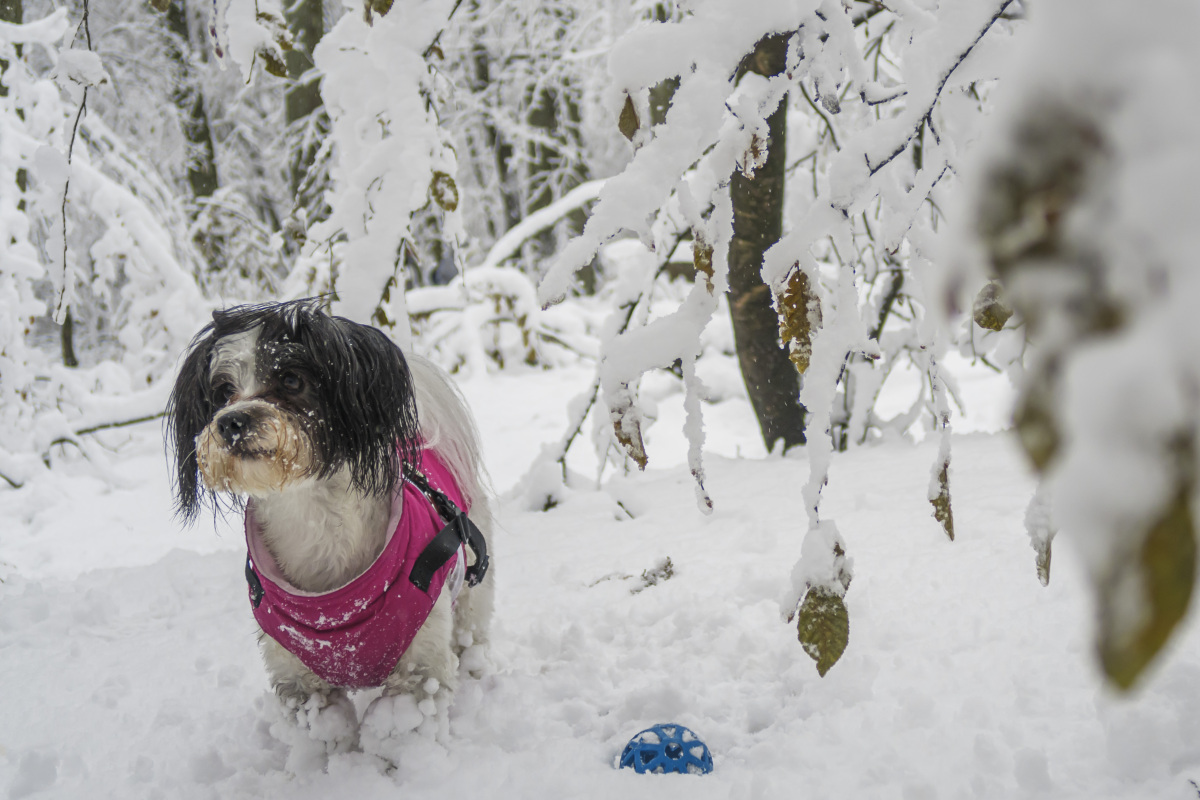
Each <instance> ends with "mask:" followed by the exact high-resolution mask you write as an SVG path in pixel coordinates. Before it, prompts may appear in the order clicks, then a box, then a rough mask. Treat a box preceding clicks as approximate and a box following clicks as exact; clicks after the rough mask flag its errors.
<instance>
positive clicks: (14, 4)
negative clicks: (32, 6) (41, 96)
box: [0, 0, 28, 211]
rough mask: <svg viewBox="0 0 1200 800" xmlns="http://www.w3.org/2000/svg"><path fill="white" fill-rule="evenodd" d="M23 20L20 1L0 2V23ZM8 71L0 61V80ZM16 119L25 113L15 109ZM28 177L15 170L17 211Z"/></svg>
mask: <svg viewBox="0 0 1200 800" xmlns="http://www.w3.org/2000/svg"><path fill="white" fill-rule="evenodd" d="M24 20H25V8H24V5H23V1H22V0H0V22H8V23H11V24H13V25H20V24H21V23H22V22H24ZM15 49H16V51H17V58H20V57H21V45H19V44H18V45H17V46H16V48H15ZM6 69H8V62H7V61H5V60H4V59H0V79H2V78H3V77H4V71H5V70H6ZM0 97H8V87H7V86H6V85H5V84H4V83H3V82H2V81H0ZM17 117H18V118H19V119H22V120H23V119H25V111H24V110H23V109H20V108H18V109H17ZM27 180H28V176H27V174H26V172H25V168H24V167H20V168H19V169H18V170H17V191H19V192H20V193H21V194H22V197H21V199H20V200H19V201H17V210H18V211H24V210H25V198H24V194H25V187H26V182H27Z"/></svg>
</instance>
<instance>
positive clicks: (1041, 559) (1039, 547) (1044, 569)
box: [1033, 539, 1054, 586]
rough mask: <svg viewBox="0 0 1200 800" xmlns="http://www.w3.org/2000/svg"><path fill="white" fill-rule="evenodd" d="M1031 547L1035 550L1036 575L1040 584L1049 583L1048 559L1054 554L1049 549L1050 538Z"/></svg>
mask: <svg viewBox="0 0 1200 800" xmlns="http://www.w3.org/2000/svg"><path fill="white" fill-rule="evenodd" d="M1033 549H1034V550H1035V551H1036V552H1037V576H1038V580H1039V581H1041V583H1042V586H1049V585H1050V559H1051V557H1052V556H1053V555H1054V551H1053V550H1052V549H1051V540H1050V539H1046V540H1043V541H1040V542H1038V543H1037V544H1035V545H1034V547H1033Z"/></svg>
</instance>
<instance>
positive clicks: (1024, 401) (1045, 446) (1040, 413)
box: [1013, 360, 1060, 472]
mask: <svg viewBox="0 0 1200 800" xmlns="http://www.w3.org/2000/svg"><path fill="white" fill-rule="evenodd" d="M1056 372H1057V369H1056V367H1055V362H1054V361H1053V360H1050V361H1047V362H1046V363H1044V364H1043V365H1042V366H1041V367H1040V368H1039V369H1038V370H1037V371H1036V372H1030V373H1028V375H1027V376H1026V379H1025V390H1024V393H1023V394H1022V395H1021V397H1020V399H1018V400H1017V408H1016V410H1015V411H1014V412H1013V425H1014V427H1015V428H1016V429H1017V437H1018V438H1019V439H1020V441H1021V446H1022V447H1023V448H1024V449H1025V454H1026V455H1028V456H1029V460H1030V461H1032V462H1033V465H1034V466H1035V467H1036V468H1037V469H1038V471H1039V472H1044V471H1045V469H1046V467H1047V466H1048V465H1049V464H1050V460H1051V459H1052V458H1054V454H1055V453H1057V452H1058V447H1059V444H1060V439H1059V434H1058V421H1057V419H1056V416H1055V413H1054V409H1055V405H1056V403H1055V391H1054V385H1053V384H1054V382H1055V374H1056Z"/></svg>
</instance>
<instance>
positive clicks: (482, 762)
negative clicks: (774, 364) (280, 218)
mask: <svg viewBox="0 0 1200 800" xmlns="http://www.w3.org/2000/svg"><path fill="white" fill-rule="evenodd" d="M699 363H700V364H701V365H705V364H706V363H707V362H706V361H704V360H702V361H701V362H699ZM707 368H708V369H710V370H711V369H713V367H712V366H711V365H709V366H708V367H707ZM943 368H944V369H947V370H950V371H952V372H954V373H956V375H957V377H959V380H960V384H961V385H962V387H963V393H964V395H966V396H967V398H968V400H974V401H976V403H975V406H974V411H973V413H971V414H969V415H961V414H957V413H956V412H955V414H954V426H955V430H956V431H958V433H957V434H956V435H955V437H954V438H955V441H954V463H953V466H952V484H951V486H952V492H953V498H954V511H955V521H956V525H957V531H958V540H957V541H956V542H954V543H950V542H948V541H947V540H946V537H945V534H944V533H943V532H942V531H941V529H940V527H939V526H938V524H937V522H936V521H935V520H934V519H933V517H932V515H931V513H930V507H929V505H928V500H927V498H926V494H927V492H926V489H927V482H928V474H929V473H928V470H929V465H930V464H931V463H933V462H934V460H935V459H936V457H937V455H938V449H939V446H940V442H939V437H937V436H928V435H926V436H924V438H923V439H922V441H921V442H920V443H919V444H916V445H913V444H911V443H909V442H906V441H902V440H899V439H895V438H892V439H889V440H887V441H885V442H884V443H881V444H876V445H874V446H868V447H863V448H857V449H854V450H851V451H850V452H847V453H844V454H838V453H835V454H833V456H832V461H831V466H830V483H829V485H828V486H827V487H826V488H825V489H824V492H823V494H824V497H823V501H822V515H823V516H824V517H827V518H829V519H836V520H837V529H838V532H839V533H840V535H841V536H842V537H843V538H844V539H845V541H846V543H847V545H848V548H849V551H850V552H851V553H852V555H853V558H854V569H855V578H854V582H853V584H852V585H851V587H850V589H849V591H848V592H847V594H846V602H847V604H848V606H849V610H850V619H851V638H850V646H849V649H848V650H847V652H846V655H845V656H844V657H843V659H842V661H841V662H840V663H838V664H837V665H836V666H834V668H833V669H832V670H831V671H830V672H829V674H828V675H827V676H826V677H825V678H824V679H821V678H818V677H817V673H816V670H815V668H814V666H813V664H812V662H811V661H810V660H809V659H808V658H807V657H806V656H805V655H804V653H803V652H802V650H801V648H800V645H799V644H798V642H797V641H796V639H795V630H794V629H793V628H792V627H790V626H788V625H786V624H785V623H783V622H782V621H781V619H780V614H779V604H778V598H779V595H780V593H781V591H782V590H784V589H786V587H787V586H788V585H789V582H790V579H789V570H790V568H791V564H792V563H793V561H794V559H795V557H796V554H797V552H798V549H799V544H800V543H799V541H798V538H799V537H798V533H797V531H799V530H802V526H801V525H799V524H798V523H799V521H800V520H803V519H804V518H805V509H804V508H803V501H802V499H801V495H800V492H799V488H800V487H801V486H803V485H804V483H805V481H806V480H807V478H808V472H809V465H808V461H807V457H806V455H805V453H804V452H802V451H801V452H799V453H796V452H793V453H792V454H789V456H787V457H780V456H778V455H775V456H771V455H768V454H766V453H764V452H762V445H761V443H760V442H759V440H758V435H757V431H756V430H755V428H754V421H753V415H752V412H751V411H750V409H749V405H748V402H747V401H746V399H745V395H744V394H742V393H737V394H733V395H731V396H728V397H726V398H724V399H723V400H722V401H721V402H719V403H717V404H715V405H710V406H708V407H707V408H706V420H707V424H706V428H707V433H708V436H707V438H706V441H705V451H706V458H705V466H706V471H707V482H706V487H707V489H708V491H709V493H710V495H711V496H712V499H713V502H714V511H713V513H712V514H711V515H710V516H705V515H703V514H701V513H700V512H699V511H698V510H697V509H696V506H695V497H694V489H693V480H692V477H691V475H690V474H689V473H688V468H687V459H688V444H687V442H686V440H685V439H684V437H683V434H682V433H681V429H682V420H683V418H684V417H685V415H686V414H687V413H688V412H687V411H686V409H685V403H684V394H683V392H681V391H679V390H676V391H674V392H666V393H662V394H661V396H659V397H658V398H657V406H658V409H657V410H658V422H656V423H655V424H653V425H651V426H650V427H649V428H648V430H647V432H646V447H647V451H648V452H649V453H650V456H651V466H650V468H649V469H648V470H647V472H646V473H645V474H638V473H636V472H635V473H634V474H630V475H628V476H625V475H618V476H616V477H613V478H610V479H609V480H607V481H606V482H605V483H604V484H603V485H602V486H600V487H596V486H595V485H594V484H592V483H590V482H589V481H586V480H584V479H581V478H576V479H573V480H572V485H571V487H570V489H569V490H567V491H564V492H563V493H562V496H561V497H560V498H559V504H558V505H557V506H556V507H554V508H553V509H551V510H550V511H545V512H542V511H531V510H526V506H525V503H524V502H523V490H525V489H526V488H527V487H526V485H525V483H524V481H523V480H522V476H523V475H524V473H525V472H526V470H527V468H528V467H529V465H530V464H532V463H533V462H534V460H535V458H536V457H537V455H538V453H539V452H540V449H541V447H542V445H543V444H544V443H545V442H548V441H555V440H557V438H558V437H559V436H560V435H561V433H562V431H563V429H564V428H565V426H566V422H567V412H566V410H565V405H566V401H567V400H569V399H570V398H571V397H574V396H575V395H576V394H578V393H579V392H580V391H581V389H582V388H584V387H586V385H587V383H588V381H589V380H590V379H591V375H592V373H591V370H590V369H588V368H586V367H584V366H580V367H575V368H564V369H557V370H552V371H542V370H534V369H528V370H526V369H523V368H522V369H513V370H508V371H505V372H501V373H496V374H492V375H488V374H486V373H477V374H474V375H473V376H472V377H470V378H469V379H467V380H466V381H465V382H464V383H463V385H462V388H463V390H464V392H465V394H466V395H467V397H468V400H469V401H470V402H471V404H472V406H473V408H474V409H475V411H476V414H477V416H478V419H479V423H480V426H481V428H482V431H483V437H484V445H485V448H484V450H485V455H486V457H487V459H488V464H489V468H490V470H491V473H492V476H493V481H494V483H495V485H496V488H497V489H498V490H499V491H500V492H501V493H502V494H503V496H504V499H503V501H502V503H501V506H500V531H499V533H498V535H497V542H496V547H495V550H496V559H495V566H496V576H497V580H498V584H497V598H498V605H497V613H496V620H495V627H494V631H493V648H492V651H491V654H490V660H491V665H490V667H489V668H488V669H487V671H486V674H485V675H484V677H483V678H481V679H479V680H472V679H468V678H466V677H465V676H464V677H463V679H462V681H461V685H460V687H459V690H458V693H457V696H456V702H455V705H454V706H453V709H452V711H451V716H450V726H449V733H448V735H447V736H446V737H445V738H444V739H443V740H441V741H437V740H434V739H428V738H423V737H422V736H420V735H419V734H416V733H401V734H400V736H401V739H402V742H401V746H400V747H401V753H402V758H401V763H400V765H399V767H398V769H397V770H396V771H395V772H394V773H387V772H385V771H384V769H383V766H382V763H381V762H377V761H375V760H374V759H373V758H372V757H368V756H365V755H363V754H361V753H346V754H339V755H334V756H331V757H329V759H328V763H327V764H325V763H323V757H318V756H316V755H315V753H314V752H313V751H312V750H311V749H309V750H306V749H305V748H304V747H303V746H302V743H301V744H297V746H296V747H294V748H289V747H288V746H287V745H286V744H285V742H286V741H292V740H294V738H295V731H294V730H293V729H291V727H290V723H288V722H286V721H284V720H283V719H282V718H281V715H280V713H279V712H278V710H277V703H276V700H275V698H274V696H273V695H272V694H271V693H270V691H269V689H268V685H267V681H266V677H265V674H264V672H263V669H262V667H261V665H260V664H259V659H258V654H257V649H256V645H255V642H254V637H253V635H252V634H253V624H252V617H251V614H250V609H249V608H248V606H247V603H246V596H245V586H244V578H243V575H242V566H243V563H242V558H243V555H244V542H243V540H242V537H241V533H240V530H239V523H238V520H236V519H233V520H227V521H222V522H218V523H217V524H215V525H213V524H211V523H209V522H207V521H201V522H200V523H198V524H197V525H196V526H194V527H193V528H191V529H181V528H179V526H178V524H177V523H176V522H175V521H174V520H173V519H172V518H171V515H170V511H171V509H170V495H169V488H168V479H167V474H166V459H165V457H164V455H163V452H162V445H161V441H160V436H161V432H160V430H159V426H158V424H157V423H147V424H143V425H140V426H136V427H134V428H124V429H118V430H114V431H105V432H102V433H100V434H97V435H96V436H95V437H94V438H96V439H97V440H98V441H99V442H100V443H101V444H103V446H104V447H106V448H108V449H109V450H110V451H112V452H111V453H110V454H109V458H110V461H111V464H112V470H111V472H110V474H107V475H104V476H97V475H96V474H95V472H94V470H93V469H92V468H90V467H89V466H88V464H86V463H85V462H82V461H79V460H77V459H76V458H75V457H74V456H73V453H72V451H68V452H67V453H64V454H62V455H61V458H60V459H59V460H58V461H56V463H55V465H54V468H53V469H52V470H49V471H46V472H44V473H42V474H40V475H38V476H37V477H35V478H34V479H32V480H31V481H30V482H29V484H27V485H26V486H25V487H24V488H22V489H20V490H15V491H13V490H3V491H0V519H3V520H4V521H5V522H4V525H3V527H2V528H0V552H2V553H3V559H4V563H3V564H0V578H2V579H3V583H0V652H2V653H3V655H2V657H0V680H2V681H3V683H4V685H5V686H8V687H10V690H9V691H8V692H7V693H6V696H5V699H4V701H3V703H2V704H0V787H2V788H3V790H4V791H6V792H7V793H8V796H9V797H12V798H24V797H33V798H51V797H63V798H77V797H129V796H136V797H171V798H183V799H186V798H208V797H221V798H276V797H279V798H283V797H286V798H307V797H325V796H330V795H336V796H355V797H362V798H375V797H379V798H383V797H388V798H391V797H397V796H406V797H446V796H450V797H453V796H476V797H495V798H513V797H522V798H541V797H545V798H562V797H581V798H590V797H595V798H608V797H613V796H622V797H628V798H640V797H647V798H648V797H654V798H664V797H665V798H671V797H680V798H683V797H686V798H689V800H697V799H698V798H710V797H711V798H722V799H724V798H736V799H737V800H741V799H742V798H776V797H778V798H783V797H796V796H802V797H813V798H820V797H845V798H887V797H898V798H936V797H996V798H1009V797H1035V796H1047V797H1055V798H1076V797H1078V798H1084V797H1087V798H1090V799H1094V798H1145V797H1155V798H1168V799H1170V798H1178V799H1179V800H1182V799H1183V798H1188V797H1195V789H1194V788H1193V787H1192V785H1191V784H1190V783H1189V781H1190V780H1193V779H1196V780H1200V749H1197V745H1196V742H1197V741H1200V695H1198V694H1197V692H1196V690H1195V687H1196V685H1197V676H1198V675H1200V635H1198V633H1200V632H1197V631H1196V626H1197V623H1196V622H1195V621H1192V622H1190V623H1189V624H1188V625H1187V628H1188V630H1186V631H1183V632H1182V635H1181V636H1179V637H1178V639H1177V640H1176V641H1175V642H1174V643H1173V645H1172V647H1171V649H1170V652H1169V653H1168V654H1167V655H1166V657H1165V658H1164V659H1163V661H1162V663H1160V664H1159V665H1158V666H1157V667H1156V669H1155V671H1154V674H1153V675H1152V676H1151V677H1150V679H1149V680H1148V681H1147V683H1146V685H1145V687H1144V688H1143V689H1142V690H1141V691H1140V692H1138V693H1136V694H1134V695H1133V696H1131V697H1129V698H1124V699H1117V698H1114V697H1112V696H1111V695H1110V694H1109V693H1108V692H1107V690H1105V689H1103V688H1102V685H1101V681H1100V678H1099V676H1098V674H1097V671H1096V669H1095V668H1094V666H1093V663H1092V656H1091V644H1090V625H1089V624H1088V619H1089V613H1090V611H1089V608H1088V605H1087V602H1086V600H1085V597H1086V594H1085V588H1086V587H1085V582H1084V580H1083V578H1082V575H1083V574H1084V570H1083V566H1082V564H1081V563H1080V562H1079V560H1078V558H1077V556H1076V554H1075V553H1074V552H1073V551H1072V550H1071V549H1069V548H1060V550H1059V551H1058V552H1057V553H1056V557H1055V568H1054V575H1053V578H1052V580H1051V583H1050V585H1049V587H1047V588H1043V587H1042V586H1041V585H1040V584H1039V583H1038V580H1037V577H1036V575H1035V572H1034V566H1033V553H1032V551H1031V550H1030V548H1029V545H1028V540H1027V539H1026V535H1025V532H1024V525H1023V517H1024V513H1025V508H1026V505H1027V504H1028V502H1029V498H1030V496H1031V495H1032V493H1033V489H1034V480H1033V478H1032V477H1031V475H1030V474H1029V473H1028V471H1027V470H1026V467H1025V465H1024V462H1023V459H1022V457H1021V456H1020V455H1019V454H1018V452H1017V447H1016V443H1015V440H1014V438H1012V436H1011V435H1009V434H1005V433H999V434H997V433H985V432H978V431H980V430H981V429H983V430H993V429H994V428H995V427H996V426H997V424H998V421H999V420H1001V419H1003V416H1004V414H1005V413H1006V410H1007V405H1008V403H1009V402H1010V399H1011V394H1010V391H1009V390H1008V388H1007V383H1006V379H1004V378H1002V377H999V376H995V375H992V376H990V377H989V376H988V374H986V373H984V372H982V371H969V370H967V369H966V367H965V366H964V364H963V363H962V362H961V361H957V360H954V359H952V358H948V359H947V361H946V363H945V364H943ZM914 372H915V371H914ZM918 380H919V378H918V377H917V376H916V375H914V376H913V378H912V380H911V382H909V383H907V384H906V385H905V386H904V387H903V388H904V389H905V390H910V389H911V390H913V391H915V388H916V383H917V381H918ZM902 383H903V382H902ZM900 393H902V392H900ZM888 402H891V403H896V404H898V405H904V403H905V402H906V401H905V400H903V399H895V400H888ZM970 431H976V432H970ZM575 450H576V451H580V452H578V453H576V452H575V451H572V456H573V459H574V460H573V461H571V462H569V463H570V464H571V466H572V469H573V470H579V471H580V473H583V474H591V470H590V469H589V468H588V467H587V465H586V464H585V463H583V462H584V461H586V459H587V458H588V457H591V454H590V453H588V452H583V451H584V450H586V449H585V448H584V449H581V448H578V447H577V448H576V449H575ZM668 557H669V558H670V559H671V562H672V565H673V570H672V572H673V574H672V576H671V577H669V578H667V579H665V580H661V579H660V580H659V581H658V582H657V583H655V584H653V585H645V583H648V582H645V583H644V582H642V581H641V580H639V579H638V577H637V576H639V575H641V574H642V573H643V572H653V571H654V570H655V569H656V568H659V567H661V565H662V562H663V560H664V559H665V558H668ZM635 589H640V591H634V590H635ZM369 697H370V695H369V694H368V695H366V697H365V698H363V697H360V698H359V699H358V703H357V706H358V714H359V715H360V716H361V714H362V712H363V709H364V708H365V700H366V699H369ZM407 711H408V712H411V711H412V709H407ZM393 713H394V716H395V719H394V720H393V723H394V725H393V728H394V731H404V730H407V728H411V727H412V726H411V725H406V724H405V719H407V718H408V717H411V716H412V714H411V713H408V714H407V717H406V707H403V706H397V707H396V708H394V709H393ZM379 722H380V721H379V720H373V721H372V725H373V726H377V725H378V724H379ZM668 722H673V723H678V724H682V725H686V726H687V727H689V728H691V729H692V730H694V731H695V732H696V733H697V734H698V735H699V736H700V737H701V738H702V739H703V740H704V741H705V742H706V743H707V745H708V746H709V747H710V748H711V750H712V752H713V756H714V760H715V765H716V766H715V771H714V772H713V773H712V774H710V775H706V776H680V775H668V776H649V775H636V774H634V773H633V772H632V771H631V770H617V769H615V768H614V761H615V759H616V758H617V756H618V755H619V754H620V752H621V750H622V748H623V747H624V745H625V744H626V743H627V741H628V740H629V738H630V737H631V736H633V735H634V734H636V733H637V732H639V731H641V730H644V729H645V728H647V727H649V726H650V725H652V724H656V723H668ZM370 735H380V731H375V730H374V728H372V732H371V734H370Z"/></svg>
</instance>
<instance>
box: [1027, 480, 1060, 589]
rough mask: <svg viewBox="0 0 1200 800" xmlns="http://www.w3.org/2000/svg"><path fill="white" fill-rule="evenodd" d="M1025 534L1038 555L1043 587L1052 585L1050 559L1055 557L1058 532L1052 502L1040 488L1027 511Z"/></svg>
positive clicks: (1038, 570) (1039, 572)
mask: <svg viewBox="0 0 1200 800" xmlns="http://www.w3.org/2000/svg"><path fill="white" fill-rule="evenodd" d="M1025 532H1026V533H1028V534H1029V543H1030V544H1031V545H1032V546H1033V550H1034V552H1035V553H1037V576H1038V580H1039V581H1041V582H1042V586H1049V585H1050V559H1051V557H1052V555H1053V550H1052V549H1051V544H1052V543H1053V542H1054V536H1055V535H1056V534H1057V533H1058V531H1057V530H1056V529H1055V528H1054V523H1053V520H1052V518H1051V514H1050V501H1049V500H1048V499H1047V497H1046V494H1045V491H1044V490H1043V488H1042V487H1041V486H1038V489H1037V491H1036V492H1034V493H1033V497H1032V498H1031V499H1030V501H1029V506H1028V507H1027V508H1026V509H1025Z"/></svg>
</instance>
